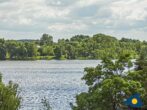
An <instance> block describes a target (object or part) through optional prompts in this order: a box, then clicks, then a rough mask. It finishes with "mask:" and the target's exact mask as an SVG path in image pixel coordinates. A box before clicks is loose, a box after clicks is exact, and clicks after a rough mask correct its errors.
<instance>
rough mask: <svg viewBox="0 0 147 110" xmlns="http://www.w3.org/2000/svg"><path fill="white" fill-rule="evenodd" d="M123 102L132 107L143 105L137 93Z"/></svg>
mask: <svg viewBox="0 0 147 110" xmlns="http://www.w3.org/2000/svg"><path fill="white" fill-rule="evenodd" d="M125 104H126V105H127V106H130V107H133V108H140V107H142V106H143V104H142V101H141V98H140V95H139V94H134V95H132V96H131V97H129V98H128V99H127V100H126V101H125Z"/></svg>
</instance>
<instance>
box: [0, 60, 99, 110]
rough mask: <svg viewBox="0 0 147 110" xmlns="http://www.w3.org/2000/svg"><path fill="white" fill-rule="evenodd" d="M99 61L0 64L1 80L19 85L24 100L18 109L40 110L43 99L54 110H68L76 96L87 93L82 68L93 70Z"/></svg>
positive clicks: (14, 62) (7, 62)
mask: <svg viewBox="0 0 147 110" xmlns="http://www.w3.org/2000/svg"><path fill="white" fill-rule="evenodd" d="M99 62H100V61H98V60H67V61H58V60H52V61H0V72H2V73H3V81H4V82H5V83H8V81H9V80H11V81H13V82H15V83H18V84H19V86H20V88H21V96H22V98H23V101H22V106H21V108H20V110H42V109H41V108H42V104H41V99H43V98H44V97H46V98H47V99H48V100H49V102H50V104H51V107H52V108H53V110H71V109H70V105H69V103H71V102H72V103H74V102H75V96H76V94H79V93H81V92H84V91H87V87H86V85H85V83H84V81H82V80H81V77H82V76H83V75H84V68H85V67H95V66H96V65H97V64H98V63H99Z"/></svg>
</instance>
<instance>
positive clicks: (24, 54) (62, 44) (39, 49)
mask: <svg viewBox="0 0 147 110" xmlns="http://www.w3.org/2000/svg"><path fill="white" fill-rule="evenodd" d="M146 46H147V42H146V41H139V40H133V39H127V38H122V39H120V40H118V39H116V38H115V37H112V36H108V35H104V34H96V35H93V36H92V37H90V36H87V35H76V36H73V37H71V38H70V39H59V40H58V42H53V37H52V36H50V35H48V34H43V35H42V37H41V38H40V39H39V40H4V39H0V60H40V59H45V60H51V59H61V60H64V59H81V60H82V59H102V57H103V56H108V57H109V58H111V59H116V58H118V56H119V55H120V54H128V53H129V54H130V55H131V58H137V57H138V56H139V54H140V51H141V50H142V49H143V48H144V47H146Z"/></svg>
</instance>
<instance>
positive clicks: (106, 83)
mask: <svg viewBox="0 0 147 110" xmlns="http://www.w3.org/2000/svg"><path fill="white" fill-rule="evenodd" d="M146 52H147V51H142V52H141V55H140V58H139V59H138V60H137V61H136V64H135V65H136V66H135V69H131V68H132V67H133V63H132V62H131V61H130V55H129V54H125V55H123V54H122V55H120V57H119V58H118V59H117V60H115V61H112V60H110V59H109V58H108V57H107V56H106V57H104V59H103V60H102V63H101V64H99V65H98V66H97V67H95V68H94V67H88V68H85V73H86V74H85V75H84V77H83V78H82V79H83V80H85V82H86V84H87V86H88V87H89V90H88V92H83V93H81V94H79V95H77V97H76V105H72V109H73V110H108V109H109V110H128V109H130V110H136V109H137V110H147V100H146V99H147V54H144V53H146ZM126 68H128V70H127V71H125V70H126ZM136 93H138V94H140V95H141V100H142V102H143V107H142V108H130V107H128V106H126V105H125V103H124V101H125V100H126V99H127V98H129V97H130V96H131V95H133V94H136Z"/></svg>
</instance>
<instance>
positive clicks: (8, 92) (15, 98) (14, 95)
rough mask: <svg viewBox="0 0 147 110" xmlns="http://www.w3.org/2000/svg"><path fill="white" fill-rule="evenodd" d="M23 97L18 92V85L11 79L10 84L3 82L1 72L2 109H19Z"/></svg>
mask: <svg viewBox="0 0 147 110" xmlns="http://www.w3.org/2000/svg"><path fill="white" fill-rule="evenodd" d="M20 102H21V98H20V97H19V94H18V85H17V84H13V83H12V82H11V81H10V82H9V84H8V85H5V84H3V82H2V75H1V74H0V110H18V109H19V107H20Z"/></svg>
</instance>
